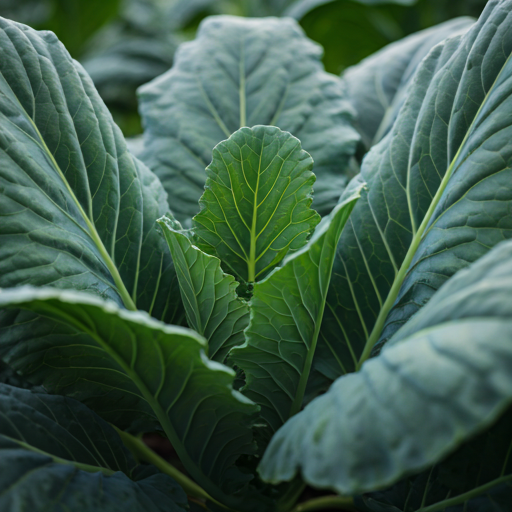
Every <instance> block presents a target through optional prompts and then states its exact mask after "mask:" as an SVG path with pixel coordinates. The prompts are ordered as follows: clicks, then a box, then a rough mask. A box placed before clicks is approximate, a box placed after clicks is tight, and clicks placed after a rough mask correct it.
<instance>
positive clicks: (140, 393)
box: [0, 287, 257, 506]
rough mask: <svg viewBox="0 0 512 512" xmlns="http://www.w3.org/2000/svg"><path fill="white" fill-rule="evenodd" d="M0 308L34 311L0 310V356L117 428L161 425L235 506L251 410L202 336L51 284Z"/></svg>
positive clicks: (10, 294)
mask: <svg viewBox="0 0 512 512" xmlns="http://www.w3.org/2000/svg"><path fill="white" fill-rule="evenodd" d="M6 307H10V308H21V309H22V310H23V309H29V310H30V311H31V312H33V313H36V314H38V315H41V318H40V319H39V320H38V321H36V322H32V323H33V324H34V325H31V322H28V323H27V322H26V321H25V315H26V312H25V311H21V312H19V311H18V310H17V309H15V310H14V311H13V310H5V311H2V312H0V314H1V315H4V316H10V317H11V318H10V319H9V321H8V322H5V323H3V322H1V321H0V325H2V324H3V325H5V324H7V325H8V326H9V327H7V328H4V329H0V353H1V355H2V357H3V358H4V359H5V360H6V361H7V362H8V363H9V364H10V365H11V366H12V367H13V368H14V369H16V370H20V371H22V372H23V373H24V374H26V375H27V376H28V377H29V378H30V379H31V380H32V381H35V382H39V383H42V384H43V385H44V386H45V387H46V388H47V389H48V390H49V391H51V392H55V393H60V394H63V395H67V396H73V397H74V398H77V399H79V400H80V401H81V402H84V403H85V404H87V405H88V406H89V407H90V408H91V409H93V410H94V411H95V412H97V413H98V414H100V415H101V416H102V417H103V418H105V419H106V420H107V421H109V422H111V423H113V424H115V425H116V426H118V427H119V428H121V429H125V428H128V427H130V428H131V429H132V430H136V431H139V432H140V431H145V430H146V431H147V430H149V431H151V430H155V429H159V430H160V429H162V430H164V431H165V433H166V435H167V436H168V438H169V439H170V441H171V443H172V445H173V447H174V449H175V450H176V452H177V453H178V455H179V457H180V460H181V461H182V462H183V464H184V465H185V467H186V469H187V471H188V473H189V474H190V475H191V477H192V478H194V479H195V480H196V482H197V483H198V484H199V485H201V486H202V487H203V489H205V491H206V492H207V493H208V494H210V495H211V496H212V497H214V498H216V499H218V500H219V501H222V502H223V503H226V504H227V505H229V504H235V505H237V506H239V505H240V503H239V500H240V498H237V495H236V493H237V491H240V490H241V489H242V488H244V486H245V485H246V483H247V481H248V480H250V479H251V475H248V474H242V473H241V472H240V471H239V470H238V469H237V468H236V467H235V466H234V464H235V462H236V460H237V459H238V458H239V457H240V456H241V455H245V454H251V453H253V452H254V446H253V441H252V432H251V425H252V422H253V417H254V416H255V414H256V412H257V407H256V406H255V405H254V404H252V403H251V402H250V401H249V400H248V399H247V398H245V397H244V396H243V395H241V394H240V393H237V392H236V391H234V390H233V389H232V382H233V379H234V376H235V373H234V371H233V370H231V369H229V368H227V367H225V366H223V365H221V364H218V363H215V362H212V361H209V360H208V359H207V357H206V355H205V354H204V350H205V349H206V348H207V343H206V340H205V339H204V338H203V337H202V336H200V335H198V334H197V333H195V332H194V331H192V330H189V329H185V328H183V327H177V326H171V325H166V324H164V323H162V322H158V321H156V320H154V319H152V318H151V317H150V316H149V315H147V314H146V313H143V312H132V311H127V310H124V309H120V308H118V307H117V306H116V305H115V304H114V303H112V302H105V301H101V300H99V299H97V298H96V297H93V296H92V295H89V294H84V293H78V292H68V291H59V290H54V289H51V288H32V287H20V288H15V289H11V290H2V291H0V308H6ZM45 319H47V322H46V323H45ZM0 320H1V319H0ZM55 326H57V327H55ZM220 488H222V489H224V490H225V492H222V491H221V490H220Z"/></svg>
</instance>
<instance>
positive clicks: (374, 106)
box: [342, 18, 475, 149]
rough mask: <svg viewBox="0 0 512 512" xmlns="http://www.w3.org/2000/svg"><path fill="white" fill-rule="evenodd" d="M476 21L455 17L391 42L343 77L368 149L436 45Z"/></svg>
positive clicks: (381, 133) (395, 112)
mask: <svg viewBox="0 0 512 512" xmlns="http://www.w3.org/2000/svg"><path fill="white" fill-rule="evenodd" d="M474 22H475V20H474V19H472V18H456V19H454V20H450V21H447V22H445V23H441V24H440V25H437V26H435V27H431V28H428V29H426V30H422V31H421V32H417V33H415V34H412V35H410V36H408V37H406V38H404V39H402V40H400V41H398V42H395V43H392V44H390V45H388V46H386V47H384V48H383V49H382V50H380V51H378V52H377V53H375V54H374V55H371V56H370V57H368V58H367V59H365V60H363V61H362V62H361V63H360V64H357V65H356V66H353V67H351V68H348V69H347V70H346V71H345V72H344V73H343V75H342V77H343V78H344V79H345V82H346V84H347V93H348V97H349V99H350V102H351V104H352V105H353V106H354V107H355V109H356V111H357V121H356V127H357V129H358V130H359V133H360V134H361V136H362V140H363V142H364V144H365V146H366V148H367V149H370V147H371V146H372V145H374V144H376V143H378V142H379V141H380V140H382V138H383V137H384V136H385V135H386V134H387V133H388V132H389V131H390V130H391V129H392V127H393V123H394V122H395V120H396V118H397V116H398V113H399V111H400V108H401V107H402V105H403V104H404V102H405V99H406V97H407V93H408V90H409V87H410V86H411V83H412V81H413V79H414V75H415V72H416V70H417V69H418V66H419V65H420V64H421V61H422V60H423V59H424V58H425V57H426V56H427V55H428V53H429V52H430V50H431V49H432V48H433V47H434V46H435V45H436V44H438V43H440V42H441V41H443V40H444V39H446V38H447V37H452V36H454V35H457V34H460V33H464V32H466V31H467V30H468V28H469V27H470V26H471V25H473V23H474Z"/></svg>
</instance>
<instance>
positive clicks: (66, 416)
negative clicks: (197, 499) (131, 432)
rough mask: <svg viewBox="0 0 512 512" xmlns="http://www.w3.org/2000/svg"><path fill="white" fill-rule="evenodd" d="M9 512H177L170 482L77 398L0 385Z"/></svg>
mask: <svg viewBox="0 0 512 512" xmlns="http://www.w3.org/2000/svg"><path fill="white" fill-rule="evenodd" d="M0 411H1V413H0V508H1V510H2V511H5V512H9V511H12V512H14V511H16V512H32V511H35V510H55V511H61V510H62V511H64V510H80V511H83V512H113V511H116V512H117V511H119V512H122V511H125V512H131V511H133V512H136V511H137V512H138V511H140V512H146V511H147V512H178V511H183V510H184V509H185V508H186V507H187V497H186V495H185V493H184V492H183V490H182V489H181V488H180V487H179V485H178V484H177V483H176V482H175V481H174V480H172V479H171V478H170V477H168V476H166V475H163V474H159V473H157V472H156V470H155V468H150V467H148V468H146V469H142V468H140V467H137V466H136V463H135V461H134V460H133V458H132V457H131V454H130V453H129V452H128V450H126V448H125V447H124V445H123V443H122V441H121V439H120V438H119V436H118V435H117V433H116V432H115V430H114V429H113V428H112V427H111V426H110V425H108V423H106V422H105V421H104V420H102V419H101V418H99V417H98V416H97V415H96V414H94V413H93V412H92V411H91V410H90V409H88V408H87V407H85V406H84V405H82V404H81V403H79V402H77V401H75V400H72V399H70V398H64V397H59V396H51V395H46V394H36V393H31V392H30V391H27V390H21V389H17V388H13V387H11V386H7V385H5V384H0Z"/></svg>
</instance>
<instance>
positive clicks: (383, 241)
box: [317, 0, 512, 378]
mask: <svg viewBox="0 0 512 512" xmlns="http://www.w3.org/2000/svg"><path fill="white" fill-rule="evenodd" d="M511 5H512V4H511V3H510V2H509V0H503V1H501V2H489V4H488V7H487V9H486V11H485V12H484V14H483V16H482V18H481V19H480V20H479V22H478V23H477V24H476V25H474V27H473V28H472V29H470V30H469V31H468V32H467V33H466V34H465V35H464V36H463V37H461V36H456V37H454V38H450V39H448V40H446V41H445V42H444V43H441V44H440V45H438V46H436V47H435V48H434V49H433V50H432V52H431V53H430V54H429V56H428V57H427V58H426V59H425V60H424V61H423V63H422V65H421V66H420V68H419V69H418V72H417V74H416V77H415V79H414V83H413V84H412V85H411V87H410V90H409V94H408V99H407V101H406V102H405V104H404V106H403V108H402V110H401V112H400V115H399V116H398V118H397V120H396V122H395V124H394V127H393V130H392V131H391V132H390V133H389V135H388V136H387V137H386V138H385V139H384V140H383V141H382V142H381V143H380V144H378V145H377V146H375V147H374V148H373V149H372V151H371V152H370V153H369V154H368V155H367V157H366V158H365V160H364V163H363V166H362V169H361V178H362V179H364V180H365V181H367V183H368V192H367V193H363V194H362V197H361V200H360V201H359V202H358V204H357V206H356V207H355V208H354V212H353V214H352V215H351V218H350V221H349V225H348V226H347V227H348V229H347V230H345V231H344V233H343V234H342V237H341V240H340V244H339V246H338V253H337V258H336V261H335V263H334V271H333V279H332V284H331V289H330V291H329V296H328V304H329V307H328V309H327V310H326V315H325V320H324V325H323V326H322V339H323V338H325V339H328V340H330V341H331V345H332V347H333V351H334V353H335V354H337V355H338V358H339V360H341V361H342V362H343V363H344V365H345V364H346V366H345V369H347V368H348V370H349V371H350V370H352V369H355V368H356V367H357V365H356V366H354V365H353V362H352V358H351V357H350V349H351V350H352V351H353V352H354V353H355V354H356V355H357V357H358V358H359V359H360V361H361V362H363V361H364V360H365V359H367V358H368V356H369V355H370V353H371V351H372V349H373V347H374V345H375V344H376V343H377V342H378V340H379V339H380V340H381V343H382V342H384V341H385V340H386V339H388V338H389V337H390V336H391V335H392V334H393V333H394V332H396V330H397V329H398V328H399V327H400V326H401V325H402V324H403V323H405V322H406V321H407V320H408V319H409V318H410V317H411V316H412V315H413V314H414V313H415V312H416V311H418V309H419V308H420V307H421V306H422V305H423V304H425V303H426V302H427V301H428V300H429V299H430V297H431V296H432V295H433V294H434V293H435V291H436V290H437V289H438V288H439V287H440V286H441V285H442V284H443V283H444V282H445V281H446V280H447V279H448V278H449V277H450V276H452V275H454V274H455V273H456V272H457V271H458V270H460V269H462V268H465V267H466V266H468V265H469V264H470V263H471V262H473V261H476V260H477V259H478V258H479V257H481V256H482V255H484V254H485V253H486V252H487V251H488V250H489V249H490V248H491V247H493V246H494V245H496V244H497V243H499V242H500V241H502V240H504V239H507V238H510V236H511V235H512V224H511V222H510V219H511V218H512V217H511V216H510V208H511V204H512V189H511V188H510V186H509V184H510V176H511V173H512V171H511V168H510V164H509V161H510V145H509V144H508V140H509V134H510V133H511V130H512V126H511V123H510V120H511V118H510V117H509V116H508V114H507V112H508V109H509V108H510V101H511V98H510V92H511V83H510V73H511V70H512V68H511V65H512V64H511V61H510V59H509V55H510V53H511V52H512V37H511V34H510V32H509V31H508V22H509V21H510V18H511V16H512V13H511V12H510V7H511ZM496 48H500V50H499V51H495V49H496ZM468 95H469V97H471V101H468ZM331 361H332V364H331V365H330V371H329V372H327V371H326V370H325V368H326V365H328V364H329V363H328V362H326V361H325V360H322V361H318V362H317V364H318V367H319V366H320V364H321V365H322V368H323V373H324V375H325V376H326V377H328V378H332V377H333V376H335V375H336V374H337V375H338V376H339V375H342V374H343V372H344V371H343V369H342V368H341V366H338V367H337V365H336V364H334V361H335V360H334V358H333V359H331Z"/></svg>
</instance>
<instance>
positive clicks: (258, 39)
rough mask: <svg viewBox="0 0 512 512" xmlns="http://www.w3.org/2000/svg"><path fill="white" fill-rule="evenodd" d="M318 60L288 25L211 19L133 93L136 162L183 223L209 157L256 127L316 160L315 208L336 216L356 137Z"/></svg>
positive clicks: (334, 82)
mask: <svg viewBox="0 0 512 512" xmlns="http://www.w3.org/2000/svg"><path fill="white" fill-rule="evenodd" d="M321 55H322V51H321V49H320V47H318V46H317V45H316V44H314V43H312V42H311V41H309V40H308V39H306V37H305V36H304V34H303V32H302V30H301V29H300V27H299V26H298V25H297V23H296V22H294V21H293V20H291V19H275V18H269V19H264V20H258V19H244V18H240V17H231V16H217V17H212V18H208V19H207V20H206V21H204V22H203V23H202V24H201V26H200V28H199V31H198V34H197V38H196V40H195V41H193V42H190V43H185V44H183V45H181V46H180V47H179V49H178V51H177V53H176V56H175V62H174V66H173V67H172V69H171V70H170V71H169V72H167V73H165V74H164V75H162V76H160V77H159V78H157V79H155V80H154V81H152V82H150V83H149V84H147V85H145V86H143V87H142V88H141V89H140V92H139V97H140V110H141V115H142V118H143V125H144V130H145V131H144V140H145V151H144V153H143V154H142V156H141V157H142V159H143V160H144V162H146V163H147V164H148V165H149V167H150V168H151V169H152V170H153V171H154V172H155V173H156V174H157V176H158V177H159V178H160V179H161V180H162V183H163V185H164V187H165V188H166V190H167V192H168V194H169V206H170V208H171V210H172V211H173V213H174V215H175V216H176V218H177V219H178V220H179V221H180V222H182V223H183V222H185V221H187V220H188V219H190V217H192V216H193V215H195V214H196V213H197V211H198V206H197V202H198V199H199V198H200V197H201V195H202V193H203V189H204V184H205V181H206V174H205V172H204V169H205V167H206V166H207V165H208V163H209V161H210V158H211V151H212V148H213V147H214V146H216V145H217V144H218V143H219V142H221V141H222V140H225V139H227V138H229V137H230V135H231V134H232V133H233V132H235V131H236V130H238V129H239V128H241V127H243V126H254V125H260V124H261V125H275V126H278V127H280V128H281V129H283V130H286V131H289V132H290V133H292V134H293V135H294V136H295V137H297V138H299V139H300V140H301V142H302V145H303V147H304V149H305V150H306V151H308V152H309V153H310V154H311V155H312V157H313V158H314V160H315V174H316V176H317V182H316V186H315V203H314V204H315V208H316V209H317V210H318V211H319V212H320V213H321V214H324V213H328V212H329V211H330V210H331V209H332V208H333V206H334V205H335V204H336V202H337V200H338V198H339V196H340V194H341V192H342V191H343V189H344V187H345V185H346V183H347V181H348V179H349V178H350V177H351V172H352V171H350V170H349V160H350V158H351V156H352V155H353V154H354V152H355V147H356V143H357V141H358V139H359V135H358V134H357V132H356V131H355V130H354V128H352V125H351V121H352V115H353V111H352V108H351V107H350V105H349V104H348V103H347V101H346V100H345V96H344V92H343V85H342V81H341V79H340V78H339V77H335V76H333V75H329V74H327V73H325V72H324V70H323V66H322V64H321V62H320V58H321ZM170 119H172V122H169V120H170ZM186 227H189V226H188V225H186Z"/></svg>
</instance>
